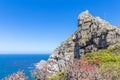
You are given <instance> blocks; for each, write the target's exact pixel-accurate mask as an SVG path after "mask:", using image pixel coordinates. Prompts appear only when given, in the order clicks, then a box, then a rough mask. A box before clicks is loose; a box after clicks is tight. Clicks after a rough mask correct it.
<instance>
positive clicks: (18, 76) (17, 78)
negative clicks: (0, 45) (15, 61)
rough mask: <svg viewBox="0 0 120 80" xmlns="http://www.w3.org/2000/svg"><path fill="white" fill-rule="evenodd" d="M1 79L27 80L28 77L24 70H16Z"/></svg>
mask: <svg viewBox="0 0 120 80" xmlns="http://www.w3.org/2000/svg"><path fill="white" fill-rule="evenodd" d="M3 80H28V77H27V76H25V73H24V71H18V72H17V73H13V74H12V75H10V76H7V77H5V78H4V79H3Z"/></svg>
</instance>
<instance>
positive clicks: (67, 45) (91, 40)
mask: <svg viewBox="0 0 120 80" xmlns="http://www.w3.org/2000/svg"><path fill="white" fill-rule="evenodd" d="M116 45H120V28H118V27H116V26H113V25H111V24H110V23H108V22H107V21H105V20H102V19H100V18H99V17H93V16H92V15H91V14H90V13H89V12H88V11H85V12H82V13H81V14H80V15H79V16H78V29H77V31H76V32H74V33H73V34H72V35H71V36H70V37H69V38H68V39H67V40H66V41H64V42H62V43H61V45H60V46H59V47H57V48H56V49H55V51H54V52H53V53H52V54H51V56H50V57H49V59H48V61H43V60H42V61H40V62H39V63H37V64H36V66H37V68H39V69H43V68H44V67H45V66H46V69H47V71H48V76H53V75H56V73H57V72H59V71H64V70H67V67H68V66H67V64H69V61H70V60H72V59H74V58H76V59H80V58H81V57H82V55H84V54H85V53H87V52H94V51H97V50H99V49H106V48H110V47H114V46H116Z"/></svg>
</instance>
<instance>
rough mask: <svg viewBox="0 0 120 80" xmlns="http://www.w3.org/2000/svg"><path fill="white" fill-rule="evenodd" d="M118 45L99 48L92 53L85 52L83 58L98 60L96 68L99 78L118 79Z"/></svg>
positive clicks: (119, 69) (119, 73) (119, 72)
mask: <svg viewBox="0 0 120 80" xmlns="http://www.w3.org/2000/svg"><path fill="white" fill-rule="evenodd" d="M119 55H120V46H115V47H114V48H110V49H106V50H99V51H97V52H93V53H87V54H85V55H84V57H83V58H86V59H87V61H88V62H92V63H94V62H95V61H96V60H98V61H99V68H98V69H97V73H98V75H100V74H101V75H100V76H101V79H105V80H108V79H109V80H118V79H120V56H119Z"/></svg>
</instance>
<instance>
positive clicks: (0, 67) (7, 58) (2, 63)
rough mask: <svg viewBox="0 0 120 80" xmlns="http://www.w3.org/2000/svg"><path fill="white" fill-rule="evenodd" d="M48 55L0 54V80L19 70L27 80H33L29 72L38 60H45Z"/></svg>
mask: <svg viewBox="0 0 120 80" xmlns="http://www.w3.org/2000/svg"><path fill="white" fill-rule="evenodd" d="M49 55H50V54H0V80H1V79H2V78H4V77H6V76H7V75H10V74H12V73H14V72H17V71H19V70H24V72H25V73H26V75H27V76H29V80H34V79H33V78H32V77H31V75H30V70H33V69H35V66H34V64H35V63H37V62H39V61H40V60H47V59H48V57H49Z"/></svg>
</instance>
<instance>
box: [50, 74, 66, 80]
mask: <svg viewBox="0 0 120 80" xmlns="http://www.w3.org/2000/svg"><path fill="white" fill-rule="evenodd" d="M65 77H66V73H65V72H58V73H57V75H56V76H53V77H51V78H49V79H48V80H64V79H65Z"/></svg>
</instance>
